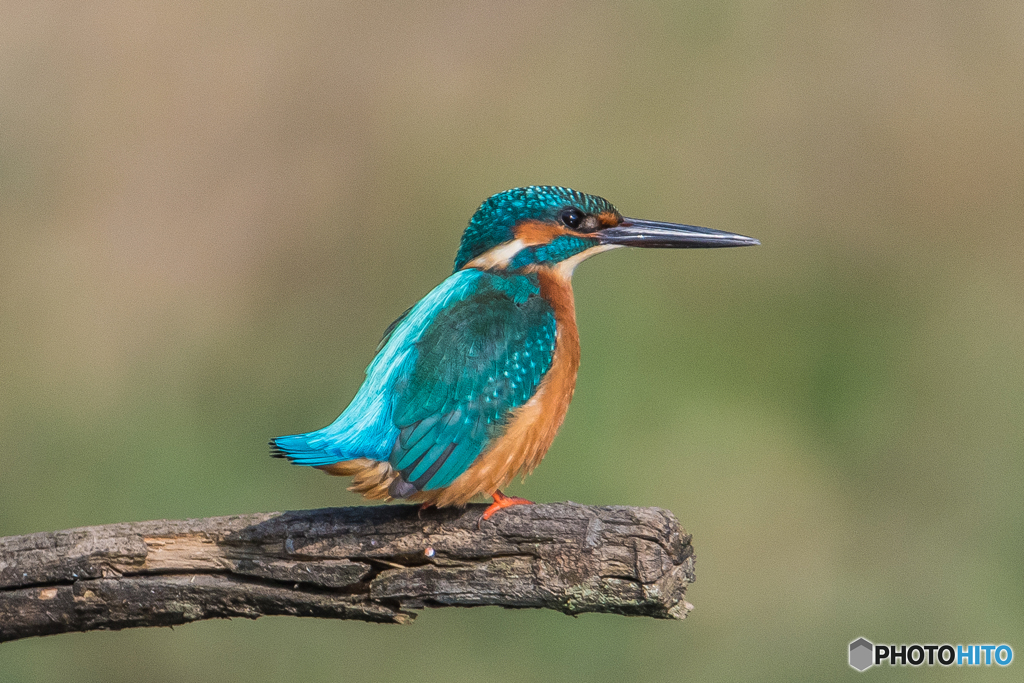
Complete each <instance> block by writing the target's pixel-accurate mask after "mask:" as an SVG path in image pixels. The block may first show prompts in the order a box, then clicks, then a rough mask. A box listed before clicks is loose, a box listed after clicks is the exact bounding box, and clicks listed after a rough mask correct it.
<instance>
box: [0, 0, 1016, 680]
mask: <svg viewBox="0 0 1024 683" xmlns="http://www.w3.org/2000/svg"><path fill="white" fill-rule="evenodd" d="M0 92H2V93H3V95H2V97H0V443H2V444H3V448H2V451H0V470H2V474H0V535H7V534H21V533H28V532H33V531H44V530H55V529H62V528H68V527H75V526H84V525H92V524H103V523H108V522H119V521H128V520H143V519H155V518H165V517H166V518H186V517H202V516H209V515H224V514H232V513H241V512H256V511H269V510H284V509H300V508H313V507H323V506H337V505H355V504H360V500H359V499H358V498H357V497H356V496H355V495H354V494H351V493H348V492H346V491H345V490H344V482H343V481H341V480H337V479H333V478H329V477H324V476H322V475H321V474H319V473H317V472H314V471H311V470H308V469H303V468H295V467H290V466H288V465H287V464H285V463H283V462H281V461H274V460H271V459H270V458H268V457H267V448H266V441H267V439H268V437H270V436H274V435H279V434H287V433H294V432H296V431H305V430H309V429H314V428H318V427H321V426H323V425H324V424H326V423H328V422H330V421H331V420H332V419H333V418H334V417H335V416H336V415H337V414H338V413H339V412H340V410H341V409H342V408H343V407H344V406H345V405H346V403H347V402H348V400H349V399H350V397H351V396H352V394H353V393H354V392H355V390H356V389H357V387H358V386H359V384H360V382H361V378H362V375H363V370H364V368H365V366H366V364H367V363H368V362H369V360H370V358H371V356H372V353H373V349H374V347H375V345H376V343H377V341H378V339H379V338H380V335H381V332H382V331H383V330H384V328H385V327H386V326H387V325H388V323H389V322H391V321H392V320H393V319H394V318H395V317H396V316H397V315H398V314H399V313H401V312H402V311H403V310H405V308H406V307H408V306H409V305H410V304H412V303H413V302H415V301H416V300H417V299H418V298H419V297H421V296H422V295H423V294H425V293H426V292H427V291H428V290H429V289H430V288H431V287H433V286H434V285H435V284H437V283H438V282H440V281H441V279H443V278H444V277H445V276H446V275H447V274H448V273H449V272H450V269H451V263H452V259H453V257H454V254H455V250H456V247H457V244H458V239H459V235H460V232H461V230H462V228H463V227H464V226H465V224H466V222H467V220H468V218H469V216H470V215H471V214H472V212H473V211H474V210H475V208H476V207H477V205H478V204H479V203H480V202H481V201H482V200H483V199H484V198H486V197H487V196H489V195H490V194H493V193H494V192H498V191H501V190H504V189H506V188H509V187H514V186H518V185H525V184H562V185H569V186H571V187H575V188H577V189H580V190H584V191H587V192H592V193H595V194H600V195H602V196H605V197H607V198H608V199H609V200H611V201H612V202H613V203H615V204H616V205H617V206H618V207H619V209H620V210H621V211H622V212H623V213H624V214H626V215H631V216H637V217H642V218H650V219H657V220H670V221H679V222H690V223H696V224H700V225H708V226H710V227H715V228H719V229H724V230H730V231H734V232H740V233H743V234H749V235H753V236H756V237H758V238H760V239H761V240H762V242H763V246H761V247H758V248H753V249H742V250H711V251H686V252H672V253H666V252H657V253H652V252H642V251H640V250H626V251H620V252H615V253H613V254H609V255H605V256H601V257H599V258H597V259H595V260H593V261H590V262H588V263H587V264H585V265H584V266H583V267H581V268H580V269H578V271H577V273H576V278H575V284H576V295H577V309H578V318H579V323H580V327H581V335H582V340H583V354H584V360H583V366H582V370H581V374H580V378H579V385H578V390H577V393H576V400H575V402H574V404H573V407H572V409H571V410H570V411H569V416H568V419H567V421H566V424H565V426H564V428H563V429H562V432H561V434H560V436H559V438H558V439H557V440H556V442H555V445H554V447H553V448H552V450H551V452H550V453H549V455H548V457H547V459H546V460H545V462H544V464H543V466H541V467H540V468H539V469H538V470H537V472H536V473H535V474H534V475H533V476H532V477H531V478H530V479H529V480H527V482H526V483H525V484H520V485H516V486H513V487H512V489H510V491H511V492H512V493H514V494H516V495H523V496H526V497H529V498H531V499H534V500H539V501H557V500H566V499H570V500H574V501H577V502H581V503H589V504H622V505H654V506H661V507H665V508H668V509H670V510H672V511H673V512H674V513H675V514H676V515H677V516H678V517H679V518H680V520H682V522H683V525H684V526H685V527H686V528H687V529H688V530H689V531H690V532H691V533H693V535H694V544H695V547H696V550H697V574H698V582H697V583H696V584H695V585H694V586H693V587H692V588H691V591H690V593H689V598H690V600H691V601H692V602H693V603H694V604H695V605H696V609H695V610H694V612H693V613H692V614H691V616H690V618H689V619H687V620H686V621H685V622H681V623H666V622H656V621H653V620H645V619H635V618H632V619H631V618H625V617H616V616H608V615H584V616H582V617H580V618H577V619H572V618H569V617H565V616H562V615H560V614H556V613H546V612H537V611H505V610H501V609H498V608H493V609H492V608H486V609H476V610H454V609H452V610H436V611H428V612H425V613H423V614H422V615H421V616H420V618H419V619H418V620H417V621H416V623H415V624H414V625H413V626H410V627H395V626H380V625H373V624H363V623H358V622H331V621H318V620H309V619H293V618H267V619H261V620H258V621H255V622H250V621H247V620H233V621H221V622H211V623H201V624H194V625H190V626H184V627H180V628H178V629H175V630H173V631H171V630H169V629H149V630H133V631H126V632H121V633H90V634H77V635H64V636H56V637H50V638H39V639H31V640H27V641H19V642H15V643H9V644H5V645H3V646H2V647H0V679H2V680H4V681H54V680H73V681H109V682H114V683H116V682H121V681H124V682H129V681H130V682H131V683H143V682H149V681H152V682H162V681H174V682H188V681H209V680H219V681H247V682H250V681H280V680H302V681H311V682H312V681H347V680H352V681H356V680H358V681H367V682H370V681H387V680H396V679H416V680H423V681H452V680H467V679H469V678H476V679H482V678H486V677H492V678H494V677H496V678H499V679H504V680H515V681H548V680H559V681H605V680H608V681H611V680H614V681H620V680H636V681H682V680H689V681H735V680H740V679H743V678H757V679H760V680H779V681H819V680H827V679H832V678H837V677H840V676H854V675H857V674H856V672H854V671H853V670H852V669H850V668H849V667H848V666H847V664H846V653H847V644H848V643H849V642H850V641H851V640H853V639H855V638H857V637H859V636H865V637H867V638H869V639H870V640H872V641H874V642H887V643H913V642H926V643H928V642H930V643H946V642H948V643H953V644H956V643H1004V642H1005V643H1008V644H1010V645H1011V646H1013V647H1014V648H1015V649H1016V652H1017V655H1018V658H1019V657H1020V656H1021V655H1024V625H1022V624H1024V621H1022V614H1024V581H1022V580H1021V579H1022V574H1024V572H1022V569H1021V567H1022V560H1024V553H1022V550H1021V548H1022V544H1021V538H1022V536H1024V461H1022V458H1021V456H1022V451H1024V362H1022V347H1021V341H1022V337H1024V322H1022V321H1024V240H1022V237H1021V228H1022V218H1024V4H1022V3H1021V2H1019V1H1018V0H979V1H978V2H972V3H948V2H938V1H919V2H899V1H895V0H888V1H887V0H877V1H873V2H862V3H840V2H777V3H764V2H754V1H749V0H746V1H745V0H734V1H727V2H708V1H695V2H680V3H675V2H651V1H640V2H628V3H625V2H623V3H615V2H592V3H560V2H523V3H473V2H442V3H421V2H408V1H402V2H396V3H376V2H372V3H371V2H288V3H240V2H217V3H206V2H197V1H193V2H176V3H144V4H143V3H132V2H123V1H122V2H119V1H111V2H99V3H45V2H26V1H20V2H19V1H8V2H2V3H0ZM1021 666H1024V664H1022V663H1020V662H1014V664H1013V665H1011V670H1009V671H1008V670H997V669H996V668H995V667H993V669H990V670H974V671H971V672H970V673H971V675H972V676H975V677H976V678H977V679H978V680H982V679H984V678H986V676H990V675H999V676H1002V677H1003V678H1004V679H1005V678H1006V676H1011V677H1012V676H1014V675H1015V674H1014V673H1013V670H1016V669H1019V668H1020V667H1021ZM925 672H927V673H925ZM962 673H964V672H963V670H939V668H938V667H935V668H932V669H928V668H927V667H923V670H909V669H904V670H892V669H886V670H874V671H872V672H871V673H870V674H865V675H871V676H877V677H880V678H910V677H913V676H917V677H920V676H924V675H932V676H946V677H947V678H948V677H952V676H956V675H958V674H962Z"/></svg>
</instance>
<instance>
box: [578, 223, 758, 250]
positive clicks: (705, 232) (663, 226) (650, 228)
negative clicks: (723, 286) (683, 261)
mask: <svg viewBox="0 0 1024 683" xmlns="http://www.w3.org/2000/svg"><path fill="white" fill-rule="evenodd" d="M595 234H596V236H597V237H599V238H600V239H601V243H602V244H614V245H618V246H624V247H669V248H676V249H684V248H690V249H703V248H709V247H749V246H753V245H755V244H761V243H760V242H759V241H758V240H756V239H754V238H753V237H744V236H743V235H737V234H735V233H732V232H722V231H721V230H712V229H711V228H699V227H697V226H696V225H679V224H677V223H661V222H658V221H644V220H640V219H638V218H624V219H623V220H622V222H621V223H619V224H618V225H616V226H614V227H611V228H605V229H603V230H598V231H597V232H596V233H595Z"/></svg>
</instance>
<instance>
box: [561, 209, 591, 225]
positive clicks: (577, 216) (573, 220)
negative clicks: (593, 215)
mask: <svg viewBox="0 0 1024 683" xmlns="http://www.w3.org/2000/svg"><path fill="white" fill-rule="evenodd" d="M584 215H585V214H584V213H583V212H582V211H580V210H579V209H577V208H576V207H575V206H571V207H569V208H568V209H563V210H562V213H560V214H559V215H558V218H559V220H561V221H562V223H564V224H565V225H566V226H567V227H570V228H572V229H573V230H575V229H576V228H578V227H580V223H582V222H583V216H584Z"/></svg>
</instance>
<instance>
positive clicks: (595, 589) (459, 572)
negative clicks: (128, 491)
mask: <svg viewBox="0 0 1024 683" xmlns="http://www.w3.org/2000/svg"><path fill="white" fill-rule="evenodd" d="M481 510H482V506H479V505H471V506H469V507H468V508H467V509H465V510H461V511H460V510H452V509H445V510H428V511H426V512H423V513H422V515H420V514H418V508H417V507H416V506H402V505H392V506H378V507H352V508H330V509H324V510H304V511H296V512H285V513H277V512H272V513H261V514H250V515H237V516H231V517H211V518H207V519H192V520H184V521H168V520H158V521H150V522H137V523H121V524H109V525H104V526H94V527H83V528H80V529H70V530H67V531H57V532H52V533H36V534H29V535H25V536H11V537H7V538H0V642H3V641H7V640H15V639H18V638H25V637H28V636H40V635H49V634H55V633H66V632H70V631H90V630H97V629H104V630H117V629H122V628H131V627H137V626H169V625H175V624H183V623H188V622H192V621H197V620H200V619H212V618H224V617H247V618H252V619H255V618H257V617H260V616H263V615H293V616H312V617H326V618H335V619H361V620H364V621H376V622H387V623H407V622H409V621H411V620H412V619H413V618H414V617H415V612H414V611H413V610H417V609H421V608H424V607H441V606H462V607H470V606H478V605H502V606H504V607H515V608H522V607H544V608H549V609H555V610H558V611H561V612H564V613H566V614H580V613H583V612H611V613H616V614H626V615H637V616H650V617H657V618H663V619H682V618H683V617H685V616H686V613H687V612H688V611H689V610H690V609H691V605H690V604H689V603H687V602H686V600H685V593H686V587H687V586H688V585H689V584H690V583H691V582H693V580H694V556H693V549H692V547H691V546H690V536H689V535H688V534H687V533H686V532H685V531H683V529H682V528H681V527H680V525H679V522H678V521H677V520H676V518H675V517H674V516H673V515H672V513H670V512H667V511H665V510H660V509H657V508H633V507H589V506H583V505H577V504H575V503H558V504H551V505H522V506H516V507H514V508H510V509H508V510H504V511H502V512H501V513H499V514H498V515H496V516H495V517H494V518H492V519H491V520H490V521H488V522H484V524H483V528H482V529H478V528H477V521H478V520H479V518H480V513H481Z"/></svg>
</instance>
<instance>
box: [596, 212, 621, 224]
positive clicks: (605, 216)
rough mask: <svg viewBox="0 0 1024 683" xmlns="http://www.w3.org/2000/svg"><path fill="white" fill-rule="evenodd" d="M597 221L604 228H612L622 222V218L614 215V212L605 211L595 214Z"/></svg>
mask: <svg viewBox="0 0 1024 683" xmlns="http://www.w3.org/2000/svg"><path fill="white" fill-rule="evenodd" d="M597 219H598V220H599V221H601V225H602V226H604V227H606V228H613V227H615V226H616V225H618V224H619V223H621V222H622V216H620V215H619V214H617V213H615V212H614V211H605V212H603V213H599V214H597Z"/></svg>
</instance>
